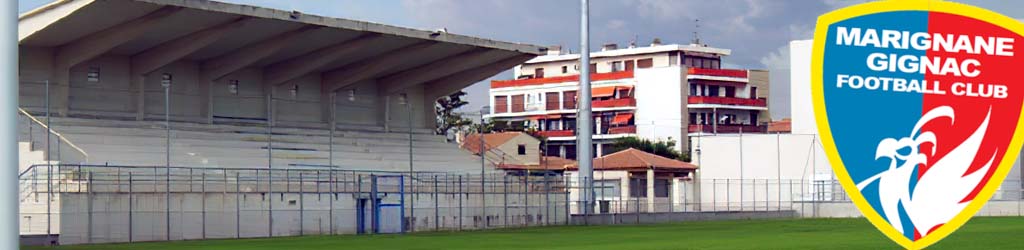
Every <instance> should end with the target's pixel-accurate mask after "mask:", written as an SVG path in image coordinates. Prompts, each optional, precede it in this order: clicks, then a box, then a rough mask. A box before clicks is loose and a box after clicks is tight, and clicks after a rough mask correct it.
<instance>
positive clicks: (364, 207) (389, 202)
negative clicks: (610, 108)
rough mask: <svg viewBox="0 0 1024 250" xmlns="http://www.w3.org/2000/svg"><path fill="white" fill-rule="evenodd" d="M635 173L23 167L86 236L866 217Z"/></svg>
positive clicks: (766, 192) (822, 187)
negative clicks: (588, 189)
mask: <svg viewBox="0 0 1024 250" xmlns="http://www.w3.org/2000/svg"><path fill="white" fill-rule="evenodd" d="M168 170H169V171H168ZM639 176H642V175H639V174H638V175H624V177H623V178H621V179H602V180H595V181H594V183H595V184H594V189H593V190H594V191H593V192H594V196H593V197H595V200H594V201H593V202H584V201H581V200H580V199H579V197H580V194H581V192H582V189H580V188H579V185H577V183H578V182H579V180H578V179H574V178H571V177H566V176H563V175H561V174H560V173H556V172H518V173H517V172H507V173H505V172H503V173H491V174H486V175H483V176H481V175H479V174H475V175H474V174H451V173H426V172H417V173H414V174H412V175H410V174H409V173H408V172H401V173H399V172H373V171H351V170H338V169H330V168H290V169H266V168H252V169H243V168H188V167H171V168H166V167H163V166H156V167H153V166H110V165H72V164H59V165H35V166H32V167H31V168H29V169H28V170H27V171H25V172H24V173H23V174H22V176H21V180H20V182H21V183H20V186H21V218H22V221H21V231H22V234H23V235H54V236H55V235H59V237H53V239H54V240H58V241H59V242H57V243H59V244H81V243H108V242H136V241H164V240H194V239H219V238H255V237H276V236H298V235H329V234H364V233H365V234H370V233H404V232H420V231H444V230H476V229H490V228H508V227H528V226H547V225H567V224H620V223H629V224H632V223H653V222H666V221H678V220H704V219H729V218H779V217H855V216H860V213H859V212H858V211H857V209H856V208H855V207H854V206H853V204H852V203H851V202H850V201H849V198H848V197H847V196H846V195H845V193H844V192H843V190H842V187H840V185H839V184H838V183H836V182H834V181H803V180H785V179H783V180H778V179H749V180H735V179H708V180H702V181H694V180H689V179H682V178H675V179H674V180H673V179H655V181H653V182H651V183H650V184H649V183H648V182H647V181H646V180H645V179H644V178H638V177H639ZM1013 181H1016V180H1011V181H1008V182H1007V183H1004V185H1003V186H1004V187H1019V186H1020V183H1016V184H1014V183H1012V182H1013ZM1021 195H1022V192H1021V189H1020V188H1003V189H1000V190H999V191H998V192H997V193H996V194H995V195H994V196H993V199H992V201H991V202H989V204H988V205H987V206H986V208H985V209H983V210H982V211H981V212H980V213H979V214H980V215H983V216H985V215H996V216H1021V215H1024V210H1022V209H1024V206H1022V205H1024V204H1022V203H1024V202H1022V201H1021V199H1020V197H1021ZM588 204H589V205H588ZM588 207H589V208H590V209H586V208H588Z"/></svg>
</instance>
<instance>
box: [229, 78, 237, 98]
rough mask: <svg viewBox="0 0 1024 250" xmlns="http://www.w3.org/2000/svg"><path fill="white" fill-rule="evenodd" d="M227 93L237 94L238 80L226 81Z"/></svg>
mask: <svg viewBox="0 0 1024 250" xmlns="http://www.w3.org/2000/svg"><path fill="white" fill-rule="evenodd" d="M228 93H230V94H232V95H238V80H230V81H228Z"/></svg>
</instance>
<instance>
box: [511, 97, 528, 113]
mask: <svg viewBox="0 0 1024 250" xmlns="http://www.w3.org/2000/svg"><path fill="white" fill-rule="evenodd" d="M524 98H525V97H524V95H514V96H512V112H523V111H525V109H526V102H525V100H523V99H524Z"/></svg>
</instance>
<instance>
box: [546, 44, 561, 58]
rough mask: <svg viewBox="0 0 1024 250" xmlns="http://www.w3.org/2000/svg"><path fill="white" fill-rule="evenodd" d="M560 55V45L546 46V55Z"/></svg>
mask: <svg viewBox="0 0 1024 250" xmlns="http://www.w3.org/2000/svg"><path fill="white" fill-rule="evenodd" d="M561 54H562V45H552V46H548V55H549V56H557V55H561Z"/></svg>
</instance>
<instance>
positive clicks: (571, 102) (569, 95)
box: [562, 91, 576, 109]
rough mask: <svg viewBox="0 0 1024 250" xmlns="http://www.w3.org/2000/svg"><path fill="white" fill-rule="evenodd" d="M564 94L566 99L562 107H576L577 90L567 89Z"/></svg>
mask: <svg viewBox="0 0 1024 250" xmlns="http://www.w3.org/2000/svg"><path fill="white" fill-rule="evenodd" d="M564 95H565V96H564V97H563V99H565V100H564V101H563V103H564V105H562V107H564V108H565V109H575V108H576V91H566V92H565V94H564Z"/></svg>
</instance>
